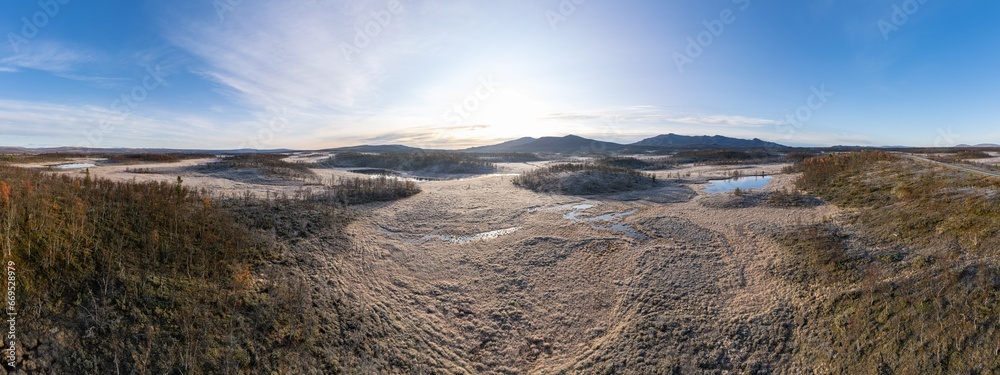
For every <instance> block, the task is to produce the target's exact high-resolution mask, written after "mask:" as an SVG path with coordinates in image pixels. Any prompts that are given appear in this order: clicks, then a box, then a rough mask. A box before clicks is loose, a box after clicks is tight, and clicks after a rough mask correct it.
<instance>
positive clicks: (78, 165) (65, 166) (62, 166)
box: [53, 163, 95, 169]
mask: <svg viewBox="0 0 1000 375" xmlns="http://www.w3.org/2000/svg"><path fill="white" fill-rule="evenodd" d="M93 167H95V165H94V164H90V163H76V164H60V165H55V166H53V168H56V169H80V168H93Z"/></svg>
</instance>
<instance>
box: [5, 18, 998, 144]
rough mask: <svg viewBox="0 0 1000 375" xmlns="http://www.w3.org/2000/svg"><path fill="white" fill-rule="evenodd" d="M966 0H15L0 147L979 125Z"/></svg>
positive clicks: (991, 67) (873, 133)
mask: <svg viewBox="0 0 1000 375" xmlns="http://www.w3.org/2000/svg"><path fill="white" fill-rule="evenodd" d="M997 14H1000V2H996V1H987V0H969V1H943V0H896V1H887V0H867V1H864V0H843V1H833V0H815V1H799V0H783V1H782V0H776V1H762V0H698V1H694V0H691V1H680V0H671V1H668V0H657V1H652V0H650V1H638V0H634V1H629V0H622V1H609V0H531V1H528V0H505V1H471V0H448V1H444V0H441V1H438V0H376V1H341V0H300V1H276V0H172V1H169V2H167V1H152V0H129V1H118V0H115V1H101V2H85V1H80V0H40V1H39V0H17V1H5V2H3V3H0V145H2V146H21V147H57V146H82V147H97V148H113V147H130V148H158V147H164V148H185V149H233V148H258V149H278V148H293V149H323V148H329V147H338V146H349V145H359V144H406V145H409V146H416V147H424V148H464V147H470V146H476V145H484V144H491V143H498V142H502V141H506V140H510V139H515V138H520V137H525V136H533V137H539V136H563V135H568V134H575V135H579V136H584V137H590V138H595V139H600V140H606V141H614V142H622V143H630V142H635V141H639V140H641V139H644V138H647V137H651V136H655V135H658V134H666V133H676V134H685V135H716V134H718V135H725V136H731V137H740V138H760V139H764V140H769V141H774V142H778V143H782V144H786V145H792V146H828V145H871V146H886V145H906V146H952V145H956V144H962V143H964V144H978V143H1000V126H998V125H1000V123H998V120H997V116H996V115H997V110H996V108H1000V106H998V105H997V104H998V103H1000V74H997V67H1000V22H995V20H994V17H995V16H996V15H997Z"/></svg>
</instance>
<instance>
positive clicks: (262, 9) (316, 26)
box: [167, 2, 420, 110]
mask: <svg viewBox="0 0 1000 375" xmlns="http://www.w3.org/2000/svg"><path fill="white" fill-rule="evenodd" d="M406 5H407V6H408V5H409V3H406ZM379 6H382V7H385V3H379ZM383 10H384V9H379V8H377V7H373V6H362V5H359V4H355V3H349V2H306V3H298V4H295V5H294V6H289V5H288V4H286V3H274V2H243V3H242V4H241V5H240V6H239V9H238V10H237V11H234V12H233V13H232V14H230V15H228V16H227V17H226V19H225V20H224V21H221V22H220V20H219V19H218V18H216V17H215V14H214V13H212V14H208V15H207V16H206V17H205V18H203V19H195V20H192V19H186V20H183V21H182V22H181V23H182V27H175V28H173V29H172V30H170V31H167V34H168V35H167V37H168V39H169V40H171V41H172V42H173V43H174V44H175V45H177V46H178V47H179V48H181V49H184V50H186V51H188V52H190V53H191V54H193V55H195V56H197V57H198V58H200V59H202V60H203V61H204V66H202V67H200V68H198V69H197V70H198V73H201V74H203V75H204V76H205V77H208V78H209V79H211V80H213V81H215V82H217V83H218V84H220V85H222V86H223V87H225V88H226V91H227V92H229V93H230V94H232V95H234V96H235V97H236V98H237V99H238V100H240V101H242V102H244V103H245V104H248V105H251V106H289V107H296V108H310V109H328V110H331V109H332V110H336V109H344V108H356V107H359V106H361V105H362V104H363V103H364V102H365V101H366V99H370V98H371V96H373V95H374V93H375V91H374V90H375V89H376V88H377V87H378V83H379V82H380V81H381V80H383V79H385V77H387V76H388V75H389V73H390V72H388V71H387V67H388V66H393V65H397V64H402V61H400V60H399V59H400V58H401V57H402V56H405V55H406V54H407V53H411V52H414V51H419V48H418V45H419V44H420V43H418V42H417V41H416V39H414V37H413V36H407V35H408V34H407V33H406V32H405V31H404V28H405V23H404V22H403V21H402V18H403V17H405V13H403V14H391V17H392V18H391V19H390V20H389V21H387V22H383V23H386V25H385V26H382V24H381V23H379V21H378V20H377V19H375V18H374V16H373V12H381V11H383ZM405 11H406V10H404V11H403V12H405ZM381 14H385V13H384V12H383V13H381ZM372 22H375V24H376V26H377V28H376V27H373V28H371V29H369V30H377V31H378V32H377V33H371V32H365V30H366V26H367V25H369V24H372ZM359 32H360V33H362V34H364V36H363V37H362V39H361V40H362V42H364V43H361V44H358V43H356V42H355V40H356V38H358V35H359ZM345 48H346V49H347V50H349V51H351V53H345Z"/></svg>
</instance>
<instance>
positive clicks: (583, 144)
mask: <svg viewBox="0 0 1000 375" xmlns="http://www.w3.org/2000/svg"><path fill="white" fill-rule="evenodd" d="M623 149H625V145H621V144H618V143H613V142H603V141H597V140H593V139H588V138H583V137H580V136H575V135H567V136H565V137H541V138H520V139H515V140H513V141H508V142H504V143H501V144H497V145H492V146H483V147H473V148H470V149H466V150H463V151H466V152H542V153H560V154H572V153H602V152H611V151H620V150H623Z"/></svg>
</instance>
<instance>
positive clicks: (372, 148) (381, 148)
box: [327, 145, 424, 153]
mask: <svg viewBox="0 0 1000 375" xmlns="http://www.w3.org/2000/svg"><path fill="white" fill-rule="evenodd" d="M327 151H340V152H373V153H374V152H419V151H424V150H423V149H419V148H416V147H410V146H403V145H361V146H351V147H339V148H333V149H329V150H327Z"/></svg>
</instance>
